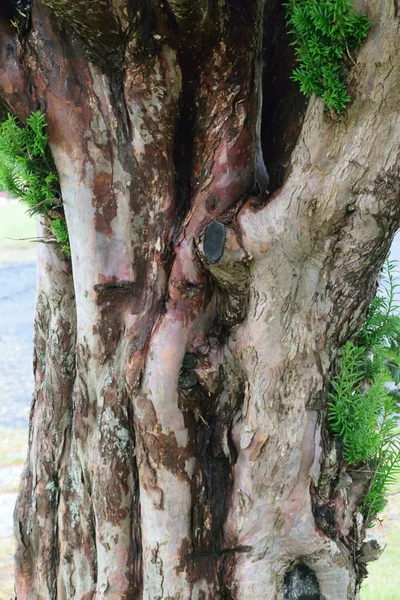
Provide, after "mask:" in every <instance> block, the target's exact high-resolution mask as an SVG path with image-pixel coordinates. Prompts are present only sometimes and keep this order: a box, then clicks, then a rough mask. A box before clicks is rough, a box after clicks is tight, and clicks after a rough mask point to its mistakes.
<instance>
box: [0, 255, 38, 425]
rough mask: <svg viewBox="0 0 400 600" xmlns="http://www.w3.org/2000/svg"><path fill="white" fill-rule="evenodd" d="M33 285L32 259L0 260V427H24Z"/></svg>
mask: <svg viewBox="0 0 400 600" xmlns="http://www.w3.org/2000/svg"><path fill="white" fill-rule="evenodd" d="M35 288H36V265H35V263H34V262H20V263H7V262H6V263H0V427H1V426H3V427H13V428H21V427H22V428H26V427H27V426H28V418H29V406H30V402H31V397H32V390H33V375H32V339H33V314H34V304H35Z"/></svg>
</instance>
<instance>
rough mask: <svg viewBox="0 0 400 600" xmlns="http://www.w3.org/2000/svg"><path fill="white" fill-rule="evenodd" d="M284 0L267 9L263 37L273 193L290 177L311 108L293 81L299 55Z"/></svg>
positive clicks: (265, 143) (264, 138)
mask: <svg viewBox="0 0 400 600" xmlns="http://www.w3.org/2000/svg"><path fill="white" fill-rule="evenodd" d="M285 15H286V7H285V6H284V0H271V2H268V3H267V5H266V7H265V14H264V35H263V56H264V72H263V105H262V123H261V142H262V149H263V154H264V161H265V164H266V165H267V168H268V173H269V176H270V192H271V193H273V192H274V191H275V190H277V189H278V188H280V187H281V186H282V185H283V183H284V181H285V180H286V179H287V177H288V176H289V174H290V169H291V166H290V158H291V155H292V152H293V150H294V148H295V146H296V143H297V140H298V138H299V135H300V133H301V128H302V125H303V120H304V117H305V113H306V110H307V106H308V98H306V97H305V96H304V95H303V94H302V93H301V92H300V89H299V85H298V83H297V82H295V81H293V80H292V79H291V75H292V72H293V68H294V65H295V54H294V50H293V48H292V46H290V41H291V37H290V36H289V35H288V28H287V25H286V20H285Z"/></svg>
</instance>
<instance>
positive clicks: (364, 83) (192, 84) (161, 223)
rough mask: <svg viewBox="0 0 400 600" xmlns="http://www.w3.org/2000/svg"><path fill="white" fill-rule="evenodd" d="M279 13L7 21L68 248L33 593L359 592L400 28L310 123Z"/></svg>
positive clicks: (48, 254)
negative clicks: (360, 351)
mask: <svg viewBox="0 0 400 600" xmlns="http://www.w3.org/2000/svg"><path fill="white" fill-rule="evenodd" d="M278 4H279V3H278V2H271V3H270V4H269V5H268V9H267V11H266V12H265V22H264V19H263V17H264V1H263V0H248V1H246V2H245V3H244V2H242V1H239V0H228V1H227V2H217V1H213V0H208V1H203V0H196V1H195V2H194V1H191V2H189V1H187V0H169V1H168V2H167V1H166V2H160V3H145V2H141V1H132V2H131V1H129V2H128V1H125V0H122V1H119V0H107V1H105V0H104V1H102V2H98V3H93V2H89V0H79V1H78V0H76V1H73V2H71V1H68V2H67V1H60V2H55V1H53V0H43V1H42V2H41V1H39V0H34V1H33V6H32V29H31V30H30V31H29V32H25V33H24V36H23V38H21V39H19V37H18V35H17V32H16V31H15V29H14V28H13V27H12V26H11V25H10V23H9V21H8V20H7V18H6V17H7V15H6V14H5V13H1V11H0V106H1V110H2V111H3V110H4V109H5V108H7V109H10V110H12V111H13V112H14V114H16V115H17V116H18V117H19V118H20V119H21V120H25V119H26V118H27V116H28V115H29V113H30V112H31V110H34V109H37V108H38V107H40V108H41V109H42V110H43V111H45V112H46V116H47V120H48V133H49V138H50V145H51V150H52V154H53V158H54V161H55V164H56V166H57V169H58V173H59V177H60V182H61V189H62V196H63V204H64V207H65V214H66V219H67V224H68V230H69V236H70V244H71V251H72V263H71V264H70V263H69V262H68V261H67V259H66V258H65V257H60V256H59V255H58V251H57V249H56V248H54V247H51V246H49V245H43V246H41V248H40V251H39V267H38V296H37V309H36V320H35V362H34V369H35V391H34V399H33V404H32V411H31V422H30V443H29V453H28V459H27V463H26V466H25V470H24V474H23V477H22V481H21V488H20V494H19V499H18V503H17V508H16V512H15V536H16V541H17V549H16V559H15V585H16V596H17V598H18V600H28V599H29V600H33V599H35V600H36V599H40V600H44V599H46V600H56V599H57V600H71V599H76V600H78V599H81V600H90V599H93V600H94V599H100V598H104V599H109V600H117V599H118V600H121V599H126V600H128V599H129V600H136V599H137V600H167V599H168V600H172V599H175V600H208V599H209V600H211V599H212V600H218V599H220V600H223V599H228V598H229V599H231V600H255V599H260V600H261V599H264V598H267V599H271V600H284V599H288V600H292V599H294V598H310V599H311V598H312V599H314V598H321V599H325V600H347V599H350V600H354V599H355V598H356V597H357V594H358V591H359V586H360V582H361V579H362V577H363V576H364V573H365V553H363V552H362V550H361V548H363V547H365V545H364V546H363V545H362V544H363V535H364V532H363V527H362V523H361V521H360V513H359V512H358V507H359V504H360V501H361V497H362V490H363V485H364V484H363V481H362V480H357V481H354V482H353V483H352V484H350V487H348V488H346V489H343V488H341V487H340V486H338V485H337V481H338V477H339V474H340V469H341V463H340V456H339V455H338V454H337V452H336V450H335V446H334V444H333V443H332V441H331V440H330V437H329V433H328V432H327V428H326V406H327V402H326V400H327V385H328V382H329V376H330V371H331V368H332V365H333V362H334V360H335V357H336V355H337V351H338V348H339V347H340V345H341V344H342V343H343V342H344V341H345V340H346V339H347V338H348V337H349V336H351V335H352V334H353V333H354V332H356V331H357V329H358V328H359V326H360V324H361V322H362V320H363V316H364V315H365V311H366V309H367V306H368V304H369V302H370V299H371V297H372V295H373V293H374V290H375V281H376V277H377V274H378V271H379V268H380V265H381V263H382V262H383V259H384V257H385V255H386V253H387V250H388V248H389V246H390V242H391V240H392V237H393V235H394V232H395V230H396V229H397V228H398V226H399V223H400V202H399V200H400V184H399V164H400V162H399V154H400V116H399V115H400V111H399V108H400V106H399V98H400V83H399V82H400V64H399V61H398V60H397V57H398V56H399V50H400V41H399V35H398V31H399V30H398V22H397V21H396V15H395V14H394V8H393V3H392V2H381V1H380V0H371V1H370V2H368V16H369V18H370V20H371V22H372V28H371V31H370V34H369V37H368V40H367V41H366V43H365V45H364V46H363V47H362V49H361V50H360V53H359V55H358V57H357V58H356V60H357V69H355V68H354V69H352V71H351V73H350V77H349V82H350V90H351V93H352V95H353V97H354V101H353V103H352V105H351V106H350V108H349V110H348V114H347V115H346V117H345V118H343V119H341V120H339V121H334V120H332V119H331V118H330V117H329V116H328V115H327V114H325V113H324V111H323V107H322V105H321V103H320V102H319V101H315V100H312V101H311V102H310V103H309V106H308V109H307V113H306V114H305V115H302V111H301V110H298V108H297V99H298V96H297V91H296V90H294V89H293V88H292V87H291V86H290V85H289V84H288V77H289V72H290V68H291V61H292V58H293V57H292V55H291V54H290V49H289V46H288V40H286V41H284V39H283V37H282V41H278V40H277V39H276V35H278V33H277V32H279V35H281V34H282V35H283V28H282V24H283V20H282V19H283V14H282V13H281V12H280V10H281V9H280V7H279V6H278ZM361 4H363V3H362V2H361ZM361 8H362V7H361ZM364 8H366V3H365V6H364ZM275 22H276V23H277V27H276V29H275V25H274V24H275ZM263 27H264V31H265V38H264V40H263ZM275 34H276V35H275ZM277 54H279V57H280V59H279V60H281V58H282V65H284V68H283V69H282V72H278V71H279V69H278V68H277V66H276V64H277V59H276V56H277ZM263 61H265V73H266V74H267V75H268V77H267V78H266V79H265V80H264V82H263V83H262V81H261V72H262V64H263ZM269 61H270V62H269ZM274 86H276V88H275V87H274ZM276 89H277V90H282V91H283V92H284V93H285V97H284V98H283V99H282V100H281V98H278V97H277V91H276ZM262 96H264V98H265V99H266V100H265V101H266V106H268V107H270V112H271V114H267V115H266V109H265V110H264V124H263V126H262V123H261V114H262V111H261V109H262V106H261V104H262ZM261 130H262V131H263V132H264V138H263V140H261ZM261 142H262V143H261ZM261 146H263V148H264V150H265V153H264V155H265V156H266V157H268V158H269V159H270V162H271V174H272V178H271V182H272V186H273V189H274V190H275V191H274V193H273V194H272V195H270V196H268V188H269V177H268V173H267V171H266V168H265V165H264V161H263V155H262V152H261ZM278 182H279V183H278ZM280 184H282V185H281V187H279V188H278V189H277V186H278V185H280ZM350 207H351V210H350ZM40 227H45V224H41V225H40ZM41 235H46V232H45V229H43V231H41ZM354 557H359V558H358V559H357V560H358V562H357V561H355V558H354Z"/></svg>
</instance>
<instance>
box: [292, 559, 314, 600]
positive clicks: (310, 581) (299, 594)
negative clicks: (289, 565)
mask: <svg viewBox="0 0 400 600" xmlns="http://www.w3.org/2000/svg"><path fill="white" fill-rule="evenodd" d="M284 598H285V600H320V598H321V596H320V593H319V585H318V581H317V578H316V576H315V574H314V573H313V571H312V570H311V569H309V568H308V567H306V566H305V565H296V566H295V567H294V568H293V569H292V570H291V571H289V572H288V573H287V574H286V576H285V596H284Z"/></svg>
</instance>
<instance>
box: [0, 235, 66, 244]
mask: <svg viewBox="0 0 400 600" xmlns="http://www.w3.org/2000/svg"><path fill="white" fill-rule="evenodd" d="M5 239H6V240H12V241H13V242H24V241H25V242H38V243H41V244H57V240H56V239H55V238H29V237H27V238H12V237H6V238H5Z"/></svg>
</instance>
